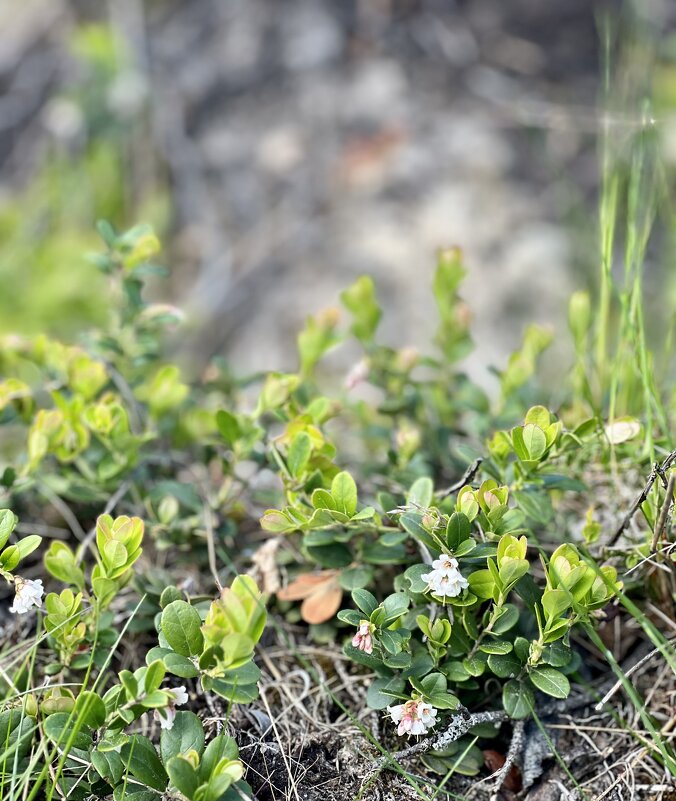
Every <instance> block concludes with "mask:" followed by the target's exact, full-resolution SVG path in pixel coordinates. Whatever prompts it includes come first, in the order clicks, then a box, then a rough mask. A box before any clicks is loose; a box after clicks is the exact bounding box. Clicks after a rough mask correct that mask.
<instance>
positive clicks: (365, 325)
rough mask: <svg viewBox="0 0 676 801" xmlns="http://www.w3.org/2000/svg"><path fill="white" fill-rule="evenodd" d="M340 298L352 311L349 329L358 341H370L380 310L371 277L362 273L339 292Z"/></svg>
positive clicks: (378, 320)
mask: <svg viewBox="0 0 676 801" xmlns="http://www.w3.org/2000/svg"><path fill="white" fill-rule="evenodd" d="M340 299H341V300H342V302H343V305H344V306H345V308H346V309H347V310H348V311H349V312H351V313H352V326H351V329H350V330H351V331H352V333H353V334H354V335H355V337H357V339H358V340H359V341H360V342H370V341H371V340H372V339H373V335H374V334H375V332H376V328H378V323H379V322H380V317H381V314H382V312H381V310H380V307H379V306H378V301H377V300H376V293H375V287H374V285H373V279H372V278H370V277H369V276H368V275H362V276H361V277H360V278H358V279H357V280H356V281H355V282H354V284H352V286H351V287H348V289H346V290H345V291H344V292H342V293H341V295H340Z"/></svg>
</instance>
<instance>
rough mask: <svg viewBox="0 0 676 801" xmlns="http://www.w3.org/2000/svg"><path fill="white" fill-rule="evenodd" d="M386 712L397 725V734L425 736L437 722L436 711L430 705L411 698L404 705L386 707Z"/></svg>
mask: <svg viewBox="0 0 676 801" xmlns="http://www.w3.org/2000/svg"><path fill="white" fill-rule="evenodd" d="M387 711H388V712H389V714H390V717H391V718H392V720H393V722H394V723H397V724H398V726H397V734H398V735H399V736H401V735H403V734H414V735H420V734H427V732H428V731H429V730H430V729H431V728H433V727H434V725H435V723H436V722H437V719H436V718H437V710H436V709H435V708H434V707H433V706H432V704H427V703H425V702H424V701H422V700H421V699H416V698H413V699H411V700H410V701H406V703H404V704H397V706H388V707H387Z"/></svg>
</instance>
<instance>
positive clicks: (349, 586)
mask: <svg viewBox="0 0 676 801" xmlns="http://www.w3.org/2000/svg"><path fill="white" fill-rule="evenodd" d="M372 578H373V570H371V569H369V568H367V567H348V568H347V569H346V570H343V571H342V572H341V574H340V579H339V580H340V586H341V587H342V588H343V589H344V590H348V591H350V590H359V589H361V588H362V587H365V586H366V585H367V584H368V583H369V582H370V581H371V579H372Z"/></svg>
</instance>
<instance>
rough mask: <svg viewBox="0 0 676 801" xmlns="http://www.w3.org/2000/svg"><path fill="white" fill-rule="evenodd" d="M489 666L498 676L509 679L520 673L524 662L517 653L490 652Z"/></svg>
mask: <svg viewBox="0 0 676 801" xmlns="http://www.w3.org/2000/svg"><path fill="white" fill-rule="evenodd" d="M488 667H489V668H490V669H491V671H492V672H493V673H495V675H496V676H498V678H501V679H509V678H513V677H515V676H518V675H519V672H520V671H521V667H522V664H521V662H520V660H519V659H518V658H517V656H516V654H514V653H508V654H489V656H488Z"/></svg>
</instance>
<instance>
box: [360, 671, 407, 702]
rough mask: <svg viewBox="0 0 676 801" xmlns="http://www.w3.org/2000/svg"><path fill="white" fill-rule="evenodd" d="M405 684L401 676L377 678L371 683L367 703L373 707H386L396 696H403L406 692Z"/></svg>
mask: <svg viewBox="0 0 676 801" xmlns="http://www.w3.org/2000/svg"><path fill="white" fill-rule="evenodd" d="M404 686H405V684H404V680H403V679H402V678H399V677H396V678H394V679H389V678H384V679H376V680H375V681H372V682H371V684H370V685H369V689H368V692H367V693H366V703H367V704H368V705H369V707H371V709H385V707H387V706H390V705H391V704H392V703H393V702H394V699H395V698H397V697H401V695H402V694H403V693H404Z"/></svg>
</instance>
